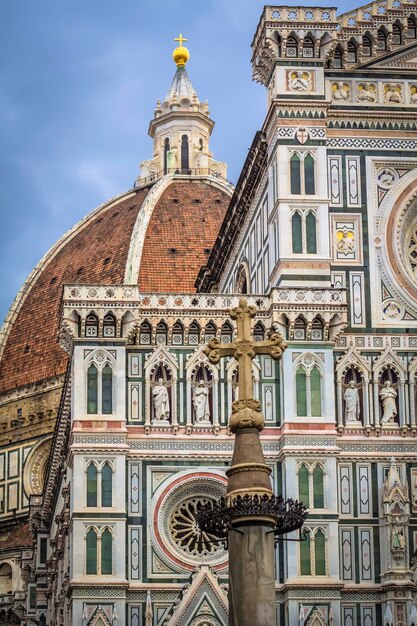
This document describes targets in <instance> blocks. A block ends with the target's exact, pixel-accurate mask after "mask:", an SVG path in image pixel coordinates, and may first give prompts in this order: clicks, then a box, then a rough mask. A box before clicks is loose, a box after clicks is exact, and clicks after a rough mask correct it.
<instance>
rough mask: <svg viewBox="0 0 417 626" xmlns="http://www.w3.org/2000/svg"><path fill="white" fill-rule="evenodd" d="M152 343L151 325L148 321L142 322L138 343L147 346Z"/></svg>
mask: <svg viewBox="0 0 417 626" xmlns="http://www.w3.org/2000/svg"><path fill="white" fill-rule="evenodd" d="M151 343H152V326H151V325H150V324H149V322H142V324H141V325H140V330H139V344H141V345H143V346H149V345H150V344H151Z"/></svg>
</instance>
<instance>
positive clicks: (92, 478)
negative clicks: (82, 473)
mask: <svg viewBox="0 0 417 626" xmlns="http://www.w3.org/2000/svg"><path fill="white" fill-rule="evenodd" d="M87 506H97V467H96V465H95V464H94V463H90V464H89V466H88V467H87Z"/></svg>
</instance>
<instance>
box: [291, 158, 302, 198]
mask: <svg viewBox="0 0 417 626" xmlns="http://www.w3.org/2000/svg"><path fill="white" fill-rule="evenodd" d="M290 180H291V193H292V194H300V193H301V163H300V157H299V156H298V154H293V155H292V156H291V159H290Z"/></svg>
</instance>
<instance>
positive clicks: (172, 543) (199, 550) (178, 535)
mask: <svg viewBox="0 0 417 626" xmlns="http://www.w3.org/2000/svg"><path fill="white" fill-rule="evenodd" d="M225 493H226V477H225V476H224V475H223V474H222V473H221V472H217V471H216V470H214V471H213V470H207V471H204V470H201V469H199V471H198V472H195V471H191V470H185V471H183V472H179V473H178V474H176V475H175V476H173V477H172V479H171V480H169V481H167V482H165V483H164V484H163V485H161V487H160V488H159V489H158V490H157V491H156V492H155V495H154V497H153V499H152V503H151V515H152V518H153V520H154V523H153V524H152V526H151V539H152V544H153V547H154V549H155V551H156V553H157V554H158V557H159V558H161V559H162V560H163V561H164V562H165V563H166V564H167V565H168V566H169V567H171V568H172V567H173V568H174V569H177V568H179V569H178V571H184V570H192V569H194V567H195V565H201V564H207V565H210V566H212V567H214V568H215V569H222V568H223V567H225V566H226V563H227V552H226V551H225V549H224V548H223V546H222V545H221V544H220V545H219V544H217V542H216V543H213V541H212V540H214V541H216V538H215V537H210V536H209V535H208V534H207V535H201V533H200V529H199V527H198V525H197V519H196V517H197V507H198V505H199V503H201V504H206V503H207V502H212V501H217V500H218V499H219V498H221V497H222V496H224V495H225Z"/></svg>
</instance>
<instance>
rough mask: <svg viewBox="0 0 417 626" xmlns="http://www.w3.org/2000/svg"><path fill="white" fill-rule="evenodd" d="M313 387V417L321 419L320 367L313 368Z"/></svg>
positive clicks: (311, 377) (311, 380)
mask: <svg viewBox="0 0 417 626" xmlns="http://www.w3.org/2000/svg"><path fill="white" fill-rule="evenodd" d="M310 386H311V416H312V417H321V374H320V370H319V368H318V367H313V369H312V370H311V373H310Z"/></svg>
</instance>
